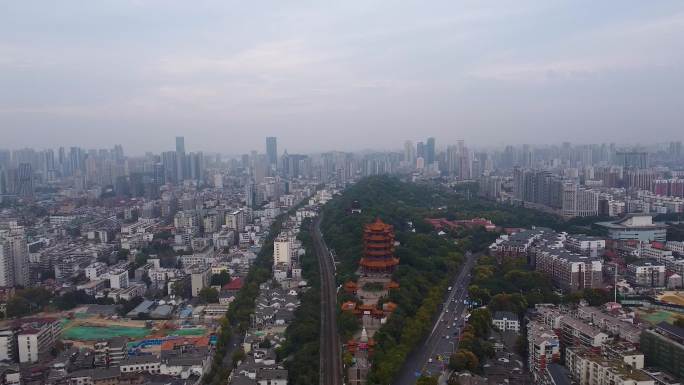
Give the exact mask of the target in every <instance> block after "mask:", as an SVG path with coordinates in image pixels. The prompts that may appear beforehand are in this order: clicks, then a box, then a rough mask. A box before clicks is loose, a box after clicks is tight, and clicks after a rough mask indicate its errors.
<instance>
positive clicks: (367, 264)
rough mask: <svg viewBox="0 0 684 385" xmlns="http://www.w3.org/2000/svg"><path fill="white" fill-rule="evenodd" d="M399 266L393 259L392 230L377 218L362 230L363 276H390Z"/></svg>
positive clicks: (397, 259)
mask: <svg viewBox="0 0 684 385" xmlns="http://www.w3.org/2000/svg"><path fill="white" fill-rule="evenodd" d="M398 264H399V258H395V257H394V228H393V227H392V226H390V225H388V224H386V223H384V222H383V221H381V220H380V219H379V218H378V219H376V220H375V222H373V223H370V224H368V225H366V226H365V228H364V230H363V258H361V262H359V265H361V269H362V271H363V272H364V273H365V274H391V273H392V272H393V271H394V269H395V267H396V266H397V265H398Z"/></svg>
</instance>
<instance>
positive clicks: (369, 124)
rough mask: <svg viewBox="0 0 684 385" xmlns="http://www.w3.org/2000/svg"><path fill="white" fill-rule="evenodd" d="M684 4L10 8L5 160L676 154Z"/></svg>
mask: <svg viewBox="0 0 684 385" xmlns="http://www.w3.org/2000/svg"><path fill="white" fill-rule="evenodd" d="M683 64H684V3H683V2H681V1H595V0H592V1H579V0H572V1H548V0H540V1H526V0H511V1H491V2H489V1H476V0H473V1H458V0H447V1H425V0H422V1H397V0H392V1H390V0H386V1H335V2H332V1H317V2H313V1H282V0H280V1H278V0H274V1H225V0H221V1H169V0H159V1H143V0H139V1H122V0H111V1H100V0H98V1H92V0H83V1H67V0H60V1H30V0H20V1H19V0H17V1H5V2H3V4H2V5H1V6H0V134H1V140H0V148H3V147H4V148H18V147H23V146H32V147H37V148H41V147H55V146H59V145H65V146H68V145H81V146H83V147H110V146H111V145H113V144H114V143H122V144H123V145H124V147H125V148H126V150H127V152H129V153H142V152H144V151H147V150H150V151H160V150H165V149H173V148H174V142H173V137H174V136H176V135H184V136H185V137H186V147H187V148H188V150H205V151H218V152H223V153H242V152H246V151H249V150H251V149H257V150H261V151H263V147H264V137H265V136H268V135H274V136H277V137H278V138H279V149H280V150H281V151H282V150H283V149H288V151H290V152H299V151H301V152H310V151H322V150H331V149H342V150H358V149H363V148H377V149H390V148H400V147H401V145H402V143H403V141H404V140H406V139H411V140H419V139H422V138H424V137H427V136H435V137H436V138H437V143H438V146H441V145H444V144H446V143H453V142H455V141H456V140H457V139H465V140H466V142H468V143H471V144H476V145H501V144H508V143H511V144H520V143H548V142H554V143H557V142H560V141H565V140H569V141H572V142H576V143H592V142H603V141H606V142H618V143H636V142H639V141H646V142H655V141H667V140H674V139H676V140H682V139H684V96H683V95H684V93H683V92H682V90H683V89H684V70H682V68H684V67H683Z"/></svg>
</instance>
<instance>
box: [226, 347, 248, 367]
mask: <svg viewBox="0 0 684 385" xmlns="http://www.w3.org/2000/svg"><path fill="white" fill-rule="evenodd" d="M245 357H246V355H245V352H244V351H243V350H242V349H238V350H236V351H234V352H233V355H232V356H231V357H230V358H231V360H232V361H233V367H237V365H238V362H240V361H244V359H245Z"/></svg>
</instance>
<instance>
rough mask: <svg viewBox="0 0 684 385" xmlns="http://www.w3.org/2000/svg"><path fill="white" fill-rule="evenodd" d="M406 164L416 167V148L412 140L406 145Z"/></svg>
mask: <svg viewBox="0 0 684 385" xmlns="http://www.w3.org/2000/svg"><path fill="white" fill-rule="evenodd" d="M404 162H406V164H407V165H409V166H411V167H415V166H416V148H415V147H413V142H411V141H410V140H407V141H406V142H405V143H404Z"/></svg>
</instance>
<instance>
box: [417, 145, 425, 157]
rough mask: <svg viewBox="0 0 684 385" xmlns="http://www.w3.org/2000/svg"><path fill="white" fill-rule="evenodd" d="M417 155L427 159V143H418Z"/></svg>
mask: <svg viewBox="0 0 684 385" xmlns="http://www.w3.org/2000/svg"><path fill="white" fill-rule="evenodd" d="M416 157H418V158H423V159H425V143H423V142H418V143H417V144H416Z"/></svg>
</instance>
